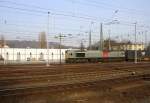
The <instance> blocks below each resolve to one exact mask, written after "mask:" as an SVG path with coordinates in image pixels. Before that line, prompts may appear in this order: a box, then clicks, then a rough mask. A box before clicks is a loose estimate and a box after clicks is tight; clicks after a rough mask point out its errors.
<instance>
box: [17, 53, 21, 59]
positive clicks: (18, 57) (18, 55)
mask: <svg viewBox="0 0 150 103" xmlns="http://www.w3.org/2000/svg"><path fill="white" fill-rule="evenodd" d="M20 59H21V57H20V52H18V53H17V60H18V61H20Z"/></svg>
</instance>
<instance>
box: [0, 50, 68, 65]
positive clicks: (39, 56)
mask: <svg viewBox="0 0 150 103" xmlns="http://www.w3.org/2000/svg"><path fill="white" fill-rule="evenodd" d="M66 50H67V49H61V60H62V61H64V60H65V51H66ZM0 55H1V56H2V58H4V60H5V61H7V62H14V61H15V62H46V61H48V60H49V61H50V62H51V63H54V62H59V61H60V49H49V50H47V49H32V48H0Z"/></svg>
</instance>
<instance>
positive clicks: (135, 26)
mask: <svg viewBox="0 0 150 103" xmlns="http://www.w3.org/2000/svg"><path fill="white" fill-rule="evenodd" d="M134 29H135V47H134V48H135V58H134V63H135V64H136V63H137V41H136V39H137V36H136V29H137V22H135V23H134Z"/></svg>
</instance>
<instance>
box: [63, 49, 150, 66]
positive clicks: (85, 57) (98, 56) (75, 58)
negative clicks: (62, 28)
mask: <svg viewBox="0 0 150 103" xmlns="http://www.w3.org/2000/svg"><path fill="white" fill-rule="evenodd" d="M145 54H146V53H145V51H137V60H138V61H144V60H150V59H147V58H148V57H147V56H146V55H145ZM145 58H146V59H145ZM134 59H135V51H134V50H126V51H98V50H87V51H79V50H67V51H66V52H65V61H66V63H88V62H89V63H96V62H119V61H134Z"/></svg>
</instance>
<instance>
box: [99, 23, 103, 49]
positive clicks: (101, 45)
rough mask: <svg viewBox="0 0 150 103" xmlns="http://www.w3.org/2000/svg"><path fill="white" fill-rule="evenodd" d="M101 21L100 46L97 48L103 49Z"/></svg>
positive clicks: (101, 25) (101, 26)
mask: <svg viewBox="0 0 150 103" xmlns="http://www.w3.org/2000/svg"><path fill="white" fill-rule="evenodd" d="M103 46H104V45H103V23H101V24H100V47H99V49H100V50H101V51H103Z"/></svg>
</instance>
